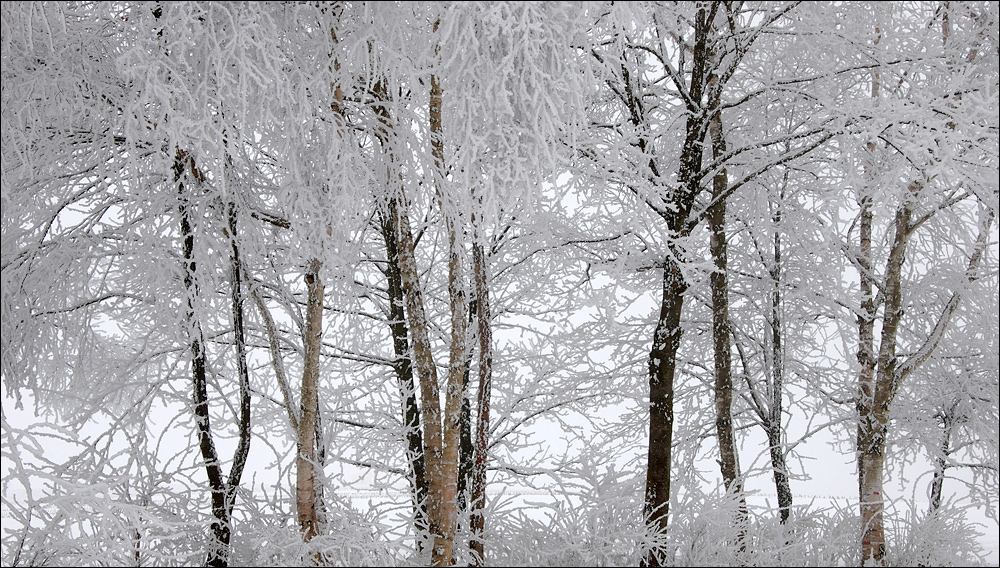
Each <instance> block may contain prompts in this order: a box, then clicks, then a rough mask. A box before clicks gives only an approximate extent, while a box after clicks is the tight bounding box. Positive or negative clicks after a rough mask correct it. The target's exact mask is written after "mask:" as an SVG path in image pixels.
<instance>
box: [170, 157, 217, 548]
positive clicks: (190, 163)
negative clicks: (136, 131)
mask: <svg viewBox="0 0 1000 568" xmlns="http://www.w3.org/2000/svg"><path fill="white" fill-rule="evenodd" d="M173 170H174V183H176V184H177V193H178V205H177V209H178V214H179V216H180V225H181V238H182V248H183V251H182V252H183V258H184V289H185V292H186V293H187V294H186V295H187V306H186V310H185V318H184V319H185V321H186V322H187V325H188V330H187V331H188V335H189V338H190V345H189V351H190V354H191V374H192V382H193V385H192V386H193V391H194V419H195V428H196V430H197V432H198V447H199V448H200V450H201V457H202V459H203V460H204V462H205V472H206V473H207V474H208V487H209V491H210V492H211V495H212V517H213V521H212V525H211V533H210V535H209V539H210V540H209V544H208V558H207V559H206V560H205V564H206V565H207V566H228V565H229V538H230V532H231V529H230V526H229V524H230V519H229V509H228V507H227V501H228V498H227V497H228V496H227V491H226V482H225V479H223V475H222V467H221V464H220V463H219V455H218V453H217V452H216V449H215V441H214V439H213V438H212V423H211V418H210V415H209V410H208V380H207V377H206V368H207V366H206V359H205V348H204V338H203V337H202V330H201V324H200V323H199V322H198V318H197V315H196V313H195V301H196V298H197V297H198V294H199V291H198V284H197V278H196V275H197V263H196V262H195V258H194V229H193V227H192V224H191V218H192V212H191V210H190V202H189V200H188V194H187V191H188V190H187V188H186V187H185V184H184V182H185V180H188V179H189V178H193V179H196V180H197V179H199V178H201V175H200V173H199V172H198V170H197V168H196V167H195V163H194V159H193V158H191V157H190V156H188V155H187V153H185V152H184V151H183V150H177V152H176V155H175V157H174V165H173Z"/></svg>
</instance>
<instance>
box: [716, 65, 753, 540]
mask: <svg viewBox="0 0 1000 568" xmlns="http://www.w3.org/2000/svg"><path fill="white" fill-rule="evenodd" d="M716 83H717V79H716V77H715V75H713V76H712V78H711V79H710V80H709V84H710V85H711V86H714V87H716V88H715V89H714V92H715V95H714V96H713V97H712V101H711V103H710V104H709V107H710V108H709V109H708V112H710V113H711V119H710V123H709V132H710V134H711V138H712V156H713V157H714V158H715V159H717V160H718V159H722V157H723V156H725V154H726V139H725V135H724V133H723V130H722V110H721V108H720V107H721V105H720V98H719V95H720V91H719V89H718V87H717V85H716ZM728 185H729V180H728V173H727V171H726V168H725V167H721V168H720V169H719V171H718V172H716V174H715V176H714V177H713V178H712V200H713V202H714V203H713V205H712V206H711V207H710V208H709V210H708V224H709V232H710V235H711V236H710V243H709V249H710V251H711V255H712V260H713V264H714V267H713V270H712V274H711V276H710V277H709V283H710V288H711V291H712V337H713V346H714V354H715V357H714V359H715V365H714V371H715V431H716V437H717V439H718V442H719V457H720V461H719V465H720V467H721V470H722V480H723V483H725V486H726V491H727V492H728V493H731V494H734V495H738V499H739V504H738V512H737V517H736V519H735V521H736V526H737V534H736V544H737V546H738V548H739V550H740V551H741V552H742V551H743V550H745V548H746V543H745V535H744V528H743V526H744V525H745V524H746V514H747V513H746V498H745V497H744V496H743V486H742V480H741V475H740V459H739V449H738V448H737V447H736V436H735V433H734V431H733V412H732V407H733V374H732V349H731V344H730V336H731V335H732V331H731V330H730V326H729V268H728V263H729V260H728V250H727V249H728V247H727V243H726V194H727V192H728V189H729V188H728Z"/></svg>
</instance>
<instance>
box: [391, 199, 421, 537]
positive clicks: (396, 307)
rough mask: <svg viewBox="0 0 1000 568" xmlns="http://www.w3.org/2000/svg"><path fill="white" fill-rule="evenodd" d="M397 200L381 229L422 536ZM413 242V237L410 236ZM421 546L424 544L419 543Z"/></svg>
mask: <svg viewBox="0 0 1000 568" xmlns="http://www.w3.org/2000/svg"><path fill="white" fill-rule="evenodd" d="M397 206H398V205H397V201H396V199H395V198H390V199H389V202H388V204H387V210H386V212H385V213H384V214H383V215H382V219H381V230H382V238H383V240H384V241H385V248H386V257H387V260H388V263H387V266H386V270H385V276H386V282H387V289H388V294H389V330H390V332H391V333H392V347H393V352H394V353H395V355H396V360H395V361H394V363H393V369H394V371H395V373H396V381H397V383H398V386H399V394H400V399H401V400H402V413H403V427H404V428H406V434H405V435H406V461H407V463H408V464H409V468H410V475H409V480H410V490H411V491H412V492H413V513H414V517H415V520H414V524H415V528H416V531H417V533H418V537H417V542H418V543H422V542H423V539H422V537H420V536H419V535H421V534H424V533H426V532H427V479H426V470H425V465H424V441H423V435H422V434H421V429H420V408H419V407H418V405H417V390H416V387H415V385H414V382H413V365H412V364H411V357H410V340H409V331H408V330H407V325H406V313H405V312H404V310H403V306H404V305H405V302H406V299H405V298H404V295H403V280H402V276H401V274H400V268H399V251H398V247H397V245H396V226H395V219H396V217H397V211H396V208H397ZM409 238H410V240H412V236H411V237H409ZM418 546H419V547H422V544H418Z"/></svg>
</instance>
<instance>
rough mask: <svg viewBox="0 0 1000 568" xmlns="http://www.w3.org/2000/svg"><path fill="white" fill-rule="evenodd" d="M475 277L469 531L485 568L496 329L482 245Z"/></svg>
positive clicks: (476, 559)
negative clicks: (474, 409) (476, 369)
mask: <svg viewBox="0 0 1000 568" xmlns="http://www.w3.org/2000/svg"><path fill="white" fill-rule="evenodd" d="M472 273H473V278H474V281H475V290H476V323H477V331H478V336H479V394H478V400H477V408H478V409H479V412H478V414H477V416H476V445H475V462H474V463H473V467H472V484H471V488H470V491H469V495H470V497H469V502H470V507H471V509H472V518H471V520H470V521H469V529H470V531H471V532H472V541H471V542H470V543H469V548H471V549H472V553H473V559H472V565H473V566H483V565H484V563H485V562H486V545H485V543H484V541H483V534H484V531H485V527H486V517H485V514H484V510H485V509H486V461H487V460H488V459H489V456H488V454H487V448H488V445H487V444H488V442H489V433H490V395H491V391H492V388H493V328H492V314H491V312H490V293H489V278H488V276H489V275H488V268H487V266H486V255H485V254H484V253H483V247H482V245H481V244H480V243H479V242H478V240H477V242H475V243H473V245H472Z"/></svg>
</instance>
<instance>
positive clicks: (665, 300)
mask: <svg viewBox="0 0 1000 568" xmlns="http://www.w3.org/2000/svg"><path fill="white" fill-rule="evenodd" d="M717 10H718V5H716V4H713V5H711V6H710V7H706V6H705V5H701V6H700V7H699V8H698V12H697V15H696V17H695V44H694V53H693V59H692V63H691V79H690V85H689V89H688V96H687V97H686V100H687V105H688V115H687V120H686V124H685V137H684V144H683V146H682V147H681V155H680V167H679V169H678V172H677V177H678V182H679V183H678V187H677V188H676V189H673V190H671V192H670V195H669V196H667V198H666V199H665V202H667V203H668V204H669V205H668V207H666V209H667V213H665V214H664V217H665V221H666V223H667V227H668V229H669V230H670V234H671V237H670V239H671V242H670V243H668V248H669V250H670V252H669V253H668V254H667V255H666V256H665V258H664V261H663V288H662V295H661V298H660V314H659V317H658V318H657V323H656V330H655V331H654V332H653V345H652V347H651V348H650V352H649V449H648V453H647V457H646V493H645V499H644V508H643V510H644V514H645V517H646V522H647V525H648V526H649V529H650V532H652V533H653V534H663V532H665V531H666V528H667V519H668V514H669V502H670V466H671V445H672V444H673V425H674V412H673V405H674V375H675V373H676V368H677V351H678V349H679V348H680V342H681V312H682V310H683V306H684V293H685V292H686V291H687V288H688V285H687V282H686V281H685V279H684V274H683V272H682V270H681V264H680V263H681V262H682V261H683V258H684V252H683V250H682V247H681V246H680V245H679V243H678V242H677V241H678V240H679V239H682V238H684V237H686V236H688V232H689V229H690V227H689V226H688V215H690V213H691V209H692V207H693V206H694V200H695V197H696V196H697V195H698V193H699V192H700V191H701V180H700V176H699V172H700V170H701V164H702V154H703V142H704V139H705V134H706V131H707V127H708V123H707V121H708V117H707V116H706V115H705V114H704V109H703V108H702V99H703V97H704V94H705V87H706V81H707V79H708V73H709V68H710V65H711V61H710V59H711V57H710V53H709V49H708V39H709V35H710V32H711V29H712V22H713V21H714V19H715V14H716V11H717ZM629 89H630V87H629ZM629 92H630V93H631V91H630V90H629ZM641 104H642V99H641V97H638V96H634V95H633V96H630V100H629V101H628V106H629V107H630V110H631V114H632V116H633V119H632V120H633V123H634V124H635V126H637V127H643V126H644V122H645V119H644V117H643V116H642V113H641V112H637V110H640V109H641ZM641 146H642V149H643V150H644V151H646V149H647V147H648V148H649V151H650V152H651V151H652V148H651V144H648V143H646V144H641ZM651 159H652V158H651ZM651 163H652V162H651ZM653 181H657V180H653ZM664 560H666V559H665V558H662V551H661V550H659V549H658V548H657V547H655V546H654V547H652V548H650V550H649V551H648V552H647V554H646V556H645V558H644V559H643V562H642V564H643V565H644V566H660V563H661V561H664Z"/></svg>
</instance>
